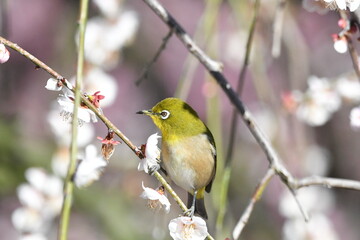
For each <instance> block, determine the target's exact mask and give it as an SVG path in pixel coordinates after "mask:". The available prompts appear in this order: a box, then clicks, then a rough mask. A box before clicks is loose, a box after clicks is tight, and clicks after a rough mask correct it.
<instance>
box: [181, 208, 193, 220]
mask: <svg viewBox="0 0 360 240" xmlns="http://www.w3.org/2000/svg"><path fill="white" fill-rule="evenodd" d="M194 213H195V206H192V207H190V208H189V209H188V210H186V211H185V212H184V214H183V215H184V216H187V217H190V218H192V217H193V216H194Z"/></svg>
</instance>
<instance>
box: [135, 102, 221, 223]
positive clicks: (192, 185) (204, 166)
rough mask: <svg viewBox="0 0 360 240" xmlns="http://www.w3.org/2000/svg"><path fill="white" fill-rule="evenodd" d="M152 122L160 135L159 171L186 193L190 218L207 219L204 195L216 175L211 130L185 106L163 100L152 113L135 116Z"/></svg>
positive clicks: (192, 110) (147, 112)
mask: <svg viewBox="0 0 360 240" xmlns="http://www.w3.org/2000/svg"><path fill="white" fill-rule="evenodd" d="M137 113H139V114H146V115H148V116H149V117H151V119H152V120H153V122H154V124H155V125H156V126H157V127H158V128H159V129H160V131H161V134H162V144H161V145H162V146H161V159H162V163H161V164H162V167H163V168H164V169H165V171H166V173H167V174H168V175H169V176H170V178H171V180H172V181H174V182H175V184H176V185H178V186H179V187H181V188H183V189H185V190H186V191H187V192H188V202H187V207H188V208H189V213H190V216H193V215H194V214H198V215H200V216H201V217H203V218H204V219H207V218H208V216H207V212H206V209H205V204H204V193H205V191H206V192H210V190H211V185H212V182H213V180H214V177H215V172H216V148H215V142H214V138H213V136H212V134H211V132H210V130H209V129H208V128H207V127H206V125H205V124H204V123H203V122H202V121H201V120H200V118H199V116H198V114H197V113H196V111H195V110H194V109H192V108H191V107H190V106H189V105H188V104H187V103H185V102H184V101H182V100H180V99H178V98H166V99H164V100H162V101H160V102H159V103H157V104H156V105H155V106H154V107H153V108H152V109H151V110H143V111H139V112H137Z"/></svg>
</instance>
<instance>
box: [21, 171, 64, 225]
mask: <svg viewBox="0 0 360 240" xmlns="http://www.w3.org/2000/svg"><path fill="white" fill-rule="evenodd" d="M25 177H26V179H27V180H28V182H29V183H30V186H31V187H32V188H33V189H34V191H35V190H36V191H37V192H38V193H40V194H41V195H42V198H40V197H39V196H37V195H35V194H32V195H27V197H28V198H29V199H28V200H27V201H25V200H24V198H23V197H21V195H20V194H21V191H20V190H21V188H20V190H19V192H18V194H19V199H20V201H21V202H22V203H23V204H24V205H26V204H25V203H28V204H30V203H31V202H34V201H41V200H40V199H43V201H42V205H41V206H40V208H38V210H39V211H40V212H41V214H42V216H43V217H44V218H47V219H48V218H53V217H55V216H56V215H58V214H59V213H60V210H61V206H62V201H63V191H62V190H63V182H62V180H61V179H60V178H59V177H56V176H54V175H50V174H48V173H46V172H45V170H43V169H41V168H29V169H27V170H26V172H25ZM24 190H26V189H22V191H24ZM28 192H30V191H29V190H28ZM35 197H36V198H35ZM30 198H32V199H30ZM39 204H40V203H39ZM33 207H34V205H33Z"/></svg>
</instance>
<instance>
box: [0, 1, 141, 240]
mask: <svg viewBox="0 0 360 240" xmlns="http://www.w3.org/2000/svg"><path fill="white" fill-rule="evenodd" d="M93 2H94V4H95V6H97V7H98V9H99V11H100V14H99V16H95V17H92V18H90V19H89V20H88V23H87V31H86V36H85V38H86V40H85V62H86V63H85V64H86V67H85V72H84V84H83V87H84V89H81V90H82V91H84V92H86V93H85V94H84V96H86V97H87V99H88V100H89V101H90V102H91V103H92V104H93V105H94V107H96V108H97V109H98V110H99V111H100V112H101V111H102V110H101V108H100V102H101V107H102V108H103V107H107V106H110V105H111V104H112V103H113V102H114V100H115V98H116V95H117V91H118V86H117V82H116V79H115V78H114V77H113V76H111V75H110V74H108V73H107V72H106V71H108V70H112V69H113V68H114V67H116V66H117V64H118V63H119V60H120V59H121V54H120V50H121V49H122V48H123V47H124V46H126V45H128V44H129V43H131V40H132V39H133V37H134V35H135V34H136V31H137V28H138V17H137V15H136V14H135V12H134V11H131V10H126V9H124V8H123V7H122V3H121V1H118V0H107V1H98V0H93ZM8 59H9V51H8V50H7V49H6V48H5V46H4V45H3V44H0V62H1V63H4V62H6V61H7V60H8ZM74 83H75V77H72V78H70V80H69V81H67V80H66V79H54V78H50V79H49V80H48V81H47V84H46V86H45V88H46V89H48V90H51V91H58V92H59V96H58V98H57V100H56V103H54V104H52V107H51V109H50V111H49V113H48V116H47V120H48V123H49V125H50V129H51V131H52V132H53V135H54V139H55V142H56V145H57V147H56V150H55V152H54V154H53V157H52V161H51V167H52V172H53V173H47V172H45V170H42V169H35V168H30V169H28V170H27V171H26V173H25V175H26V179H27V180H28V182H29V184H22V185H21V186H19V188H18V197H19V200H20V202H21V204H22V207H21V208H19V209H16V210H15V211H14V213H13V225H14V226H15V228H16V229H17V230H18V232H19V233H20V238H21V239H24V240H25V239H38V240H43V239H44V240H45V239H47V237H46V236H47V235H48V234H49V232H48V231H49V230H50V229H51V224H52V220H53V219H54V218H55V217H56V216H57V215H58V214H59V213H60V210H61V206H62V201H63V193H62V189H63V178H65V176H66V175H67V171H68V166H69V159H70V154H69V146H70V143H71V124H70V122H71V121H72V117H73V109H74V99H75V97H74V94H73V92H72V88H73V87H72V84H74ZM87 93H92V94H87ZM100 93H101V94H100ZM102 94H103V95H102ZM104 95H105V96H106V98H105V97H104ZM97 121H98V120H97V117H96V115H95V113H94V112H93V111H91V110H90V109H89V108H88V107H87V106H86V105H85V104H83V103H81V104H80V107H79V108H78V123H79V126H80V128H78V139H77V144H78V147H79V154H78V157H77V159H78V161H77V165H76V172H75V174H74V177H73V181H74V183H75V185H76V186H77V187H79V188H80V187H86V186H88V185H90V184H91V183H92V182H93V181H96V180H98V179H99V178H100V176H101V174H102V172H103V170H104V168H105V167H106V166H107V164H108V160H109V158H110V157H111V155H112V154H113V152H114V146H115V145H117V144H118V143H119V142H118V141H115V140H114V139H113V136H114V135H113V133H111V131H109V133H108V135H107V136H106V137H105V138H101V143H102V155H100V154H99V153H98V151H97V149H96V147H95V146H94V145H92V144H91V141H92V140H93V139H95V128H94V125H92V124H88V123H95V122H97Z"/></svg>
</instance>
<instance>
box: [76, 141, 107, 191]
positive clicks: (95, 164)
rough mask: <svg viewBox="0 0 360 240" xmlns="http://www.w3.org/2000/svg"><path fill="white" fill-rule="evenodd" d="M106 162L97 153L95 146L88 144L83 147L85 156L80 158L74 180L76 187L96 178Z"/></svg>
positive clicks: (87, 183)
mask: <svg viewBox="0 0 360 240" xmlns="http://www.w3.org/2000/svg"><path fill="white" fill-rule="evenodd" d="M106 165H107V162H106V161H105V160H104V159H103V158H102V157H101V156H99V155H98V154H97V151H96V147H95V146H94V145H89V146H87V147H86V149H85V156H84V158H83V159H82V160H80V162H79V164H78V166H77V169H76V173H75V178H74V182H75V185H76V186H77V187H79V188H80V187H86V186H88V185H90V184H91V183H92V182H94V181H96V180H98V179H99V178H100V176H101V174H102V172H103V170H104V168H105V167H106Z"/></svg>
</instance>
